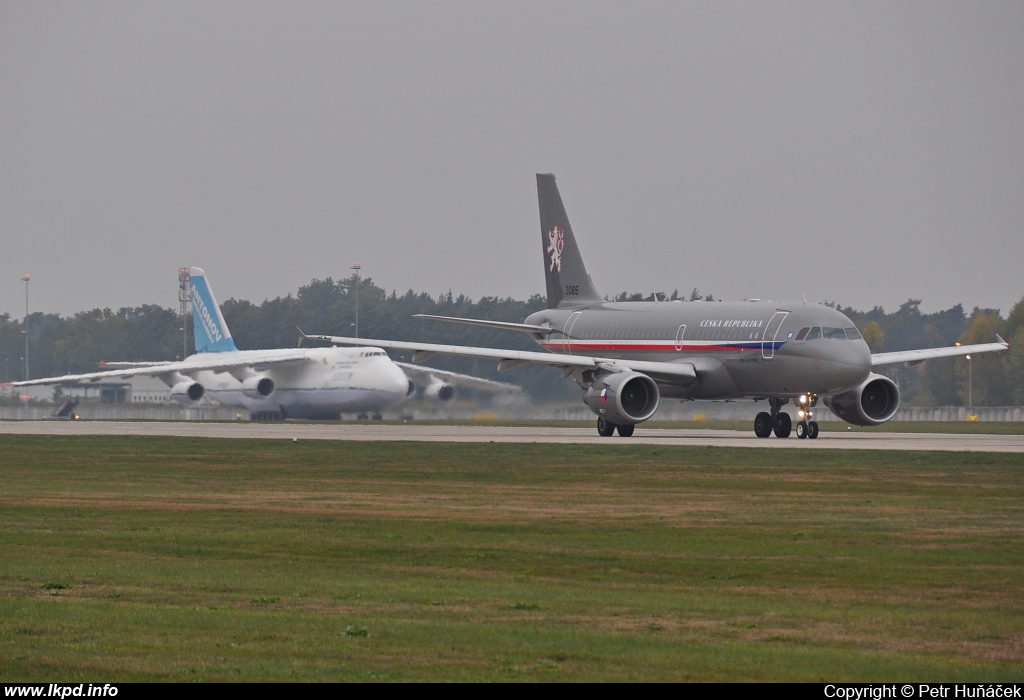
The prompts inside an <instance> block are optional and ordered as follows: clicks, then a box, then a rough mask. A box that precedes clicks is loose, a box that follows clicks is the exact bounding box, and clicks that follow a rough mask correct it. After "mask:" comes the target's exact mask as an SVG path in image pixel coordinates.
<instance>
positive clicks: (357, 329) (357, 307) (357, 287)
mask: <svg viewBox="0 0 1024 700" xmlns="http://www.w3.org/2000/svg"><path fill="white" fill-rule="evenodd" d="M352 269H353V270H355V271H356V324H355V325H356V334H355V335H354V336H352V337H353V338H358V337H359V271H360V270H361V269H363V264H362V263H358V262H357V263H354V264H353V265H352Z"/></svg>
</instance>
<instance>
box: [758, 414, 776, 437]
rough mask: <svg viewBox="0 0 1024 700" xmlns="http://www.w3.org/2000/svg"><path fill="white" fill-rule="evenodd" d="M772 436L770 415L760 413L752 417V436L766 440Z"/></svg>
mask: <svg viewBox="0 0 1024 700" xmlns="http://www.w3.org/2000/svg"><path fill="white" fill-rule="evenodd" d="M771 434H772V414H770V413H768V412H767V411H761V412H760V413H758V414H757V415H756V416H755V417H754V435H756V436H758V437H759V438H766V437H769V436H770V435H771Z"/></svg>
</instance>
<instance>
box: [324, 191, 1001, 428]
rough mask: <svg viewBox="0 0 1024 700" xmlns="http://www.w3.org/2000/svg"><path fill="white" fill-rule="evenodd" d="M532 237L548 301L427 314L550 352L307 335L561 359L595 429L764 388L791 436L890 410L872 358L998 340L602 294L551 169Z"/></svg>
mask: <svg viewBox="0 0 1024 700" xmlns="http://www.w3.org/2000/svg"><path fill="white" fill-rule="evenodd" d="M537 194H538V197H539V200H540V225H541V247H542V250H543V255H544V273H545V277H546V280H547V296H548V308H547V309H545V310H543V311H538V312H536V313H534V314H531V315H530V316H529V317H528V318H527V319H526V321H525V322H524V323H505V322H499V321H488V320H477V319H465V318H451V317H441V316H428V318H434V319H438V320H443V321H451V322H456V323H469V324H475V325H480V326H488V327H492V328H506V329H509V330H516V331H522V332H525V333H528V334H529V335H530V336H531V337H532V338H533V339H534V340H535V341H536V342H537V343H539V344H540V345H541V346H542V347H544V348H545V349H546V350H547V351H548V352H518V351H512V350H499V349H494V348H477V347H464V346H452V345H437V344H429V343H409V342H398V341H390V340H366V339H361V338H344V337H336V336H308V337H316V338H319V339H321V340H328V341H330V342H332V343H335V344H337V345H352V344H360V345H369V346H375V347H379V348H392V349H395V350H406V351H408V350H411V351H413V352H414V353H415V354H414V356H413V361H414V362H419V361H424V360H426V359H429V358H430V357H432V356H434V355H437V354H447V355H458V356H465V357H476V358H485V359H494V360H497V361H498V369H499V370H509V369H512V368H514V367H517V366H520V365H524V364H543V365H552V366H555V367H561V368H563V371H562V373H563V376H565V377H568V376H571V377H572V378H573V379H574V380H575V381H576V383H577V384H578V385H579V386H580V388H581V389H583V391H584V394H583V401H584V402H585V403H586V404H587V406H589V407H590V409H591V410H592V411H593V412H594V413H595V414H597V416H598V418H597V431H598V433H599V434H600V435H602V436H606V437H607V436H610V435H612V434H613V433H614V432H616V431H617V432H618V433H619V435H620V436H622V437H628V436H630V435H632V434H633V429H634V426H635V425H636V424H638V423H642V422H643V421H645V420H647V419H649V418H650V417H651V416H653V415H654V413H655V411H657V410H658V405H659V403H660V401H661V399H663V398H667V399H681V400H691V399H708V400H737V399H753V400H755V401H758V400H765V401H767V403H768V407H769V409H770V410H769V411H762V412H760V413H758V414H757V416H756V417H755V418H754V432H755V434H756V435H757V436H758V437H762V438H765V437H770V436H771V435H772V434H773V433H774V434H775V436H776V437H779V438H785V437H789V435H790V434H791V432H792V430H793V427H794V424H793V419H792V417H791V416H790V415H789V414H788V413H787V412H785V411H783V410H782V407H783V406H785V405H787V404H788V403H789V402H790V401H793V402H795V404H796V408H797V414H796V417H797V422H796V434H797V437H799V438H810V439H814V438H816V437H817V436H818V423H817V421H815V420H814V414H815V408H816V406H817V405H818V402H819V400H821V401H822V402H823V403H824V404H825V405H826V406H827V407H828V408H829V409H831V410H832V412H833V413H835V414H836V415H837V416H839V417H840V418H842V419H843V420H845V421H847V422H849V423H852V424H854V425H860V426H874V425H880V424H882V423H884V422H886V421H887V420H889V419H890V418H892V417H893V416H894V415H895V413H896V410H897V409H898V408H899V404H900V392H899V388H898V387H897V386H896V384H895V382H893V381H892V380H891V379H889V378H888V377H885V376H882V375H879V374H876V373H874V372H872V368H873V367H877V366H880V365H887V364H894V363H898V362H906V363H909V364H918V363H921V362H924V361H925V360H928V359H932V358H937V357H950V356H954V355H965V354H969V353H981V352H992V351H998V350H1005V349H1006V348H1007V347H1008V345H1007V343H1006V342H1004V341H1003V339H1002V338H1000V337H999V336H996V338H997V340H998V341H999V342H996V343H986V344H980V345H970V346H956V347H946V348H931V349H925V350H909V351H905V352H887V353H875V354H872V353H871V351H870V350H869V349H868V346H867V343H866V342H864V339H863V338H862V337H861V335H860V333H859V332H858V330H857V327H856V326H855V325H854V323H853V322H852V321H851V320H850V319H849V318H847V317H846V316H845V315H844V314H842V313H840V312H839V311H837V310H835V309H833V308H829V307H827V306H822V305H819V304H808V303H807V302H785V303H780V302H774V301H759V300H752V301H744V302H719V303H684V302H678V303H674V302H659V301H633V302H609V301H605V300H604V299H603V298H602V297H601V295H600V294H599V293H598V291H597V289H596V288H595V286H594V283H593V281H592V280H591V278H590V275H589V274H588V272H587V267H586V265H585V264H584V262H583V257H582V255H581V254H580V250H579V248H578V247H577V244H576V238H575V236H574V235H573V231H572V226H570V224H569V219H568V217H567V216H566V213H565V208H564V207H563V205H562V199H561V196H560V195H559V193H558V188H557V186H556V185H555V177H554V176H553V175H537Z"/></svg>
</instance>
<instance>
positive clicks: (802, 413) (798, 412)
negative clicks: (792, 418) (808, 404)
mask: <svg viewBox="0 0 1024 700" xmlns="http://www.w3.org/2000/svg"><path fill="white" fill-rule="evenodd" d="M796 415H797V416H799V417H800V418H803V417H804V412H803V409H801V410H799V411H797V412H796Z"/></svg>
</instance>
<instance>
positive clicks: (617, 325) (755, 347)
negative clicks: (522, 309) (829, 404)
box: [526, 301, 871, 399]
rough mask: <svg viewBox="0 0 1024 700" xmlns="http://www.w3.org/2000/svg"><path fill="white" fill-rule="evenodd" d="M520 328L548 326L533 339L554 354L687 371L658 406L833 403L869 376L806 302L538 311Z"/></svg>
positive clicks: (826, 312) (865, 355)
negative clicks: (673, 365) (803, 399)
mask: <svg viewBox="0 0 1024 700" xmlns="http://www.w3.org/2000/svg"><path fill="white" fill-rule="evenodd" d="M526 322H527V323H529V324H534V325H550V327H551V329H552V330H551V331H550V332H549V333H539V332H538V333H531V335H532V336H533V338H534V340H536V341H537V342H538V343H539V344H540V345H542V346H544V347H545V348H547V349H548V350H550V351H551V352H554V353H561V354H568V355H588V356H595V357H607V358H610V359H616V360H651V361H659V362H684V363H689V364H692V365H693V366H694V368H695V369H696V370H697V379H696V380H694V381H692V382H690V383H688V384H685V385H680V384H676V383H666V382H664V381H659V382H658V385H659V387H660V390H661V394H662V396H663V397H665V398H678V399H739V398H792V397H796V396H800V395H802V394H812V395H819V396H830V395H836V394H840V393H843V392H845V391H848V390H850V389H853V388H855V387H857V386H859V385H860V384H861V383H863V382H864V381H865V380H866V379H867V377H868V375H869V374H870V370H871V351H870V350H869V349H868V346H867V343H865V342H864V340H863V339H862V338H861V337H860V334H859V333H858V332H857V330H856V327H855V326H854V323H853V322H852V321H851V320H850V319H849V318H847V317H846V316H845V315H844V314H842V313H840V312H839V311H836V310H835V309H833V308H830V307H827V306H821V305H818V304H808V303H804V302H795V303H784V304H780V303H777V302H771V301H750V302H648V301H635V302H605V303H601V304H596V305H588V306H580V307H576V308H573V307H568V308H565V307H563V308H555V309H545V310H543V311H538V312H536V313H534V314H531V315H530V317H529V318H527V319H526ZM818 329H820V330H818Z"/></svg>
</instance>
